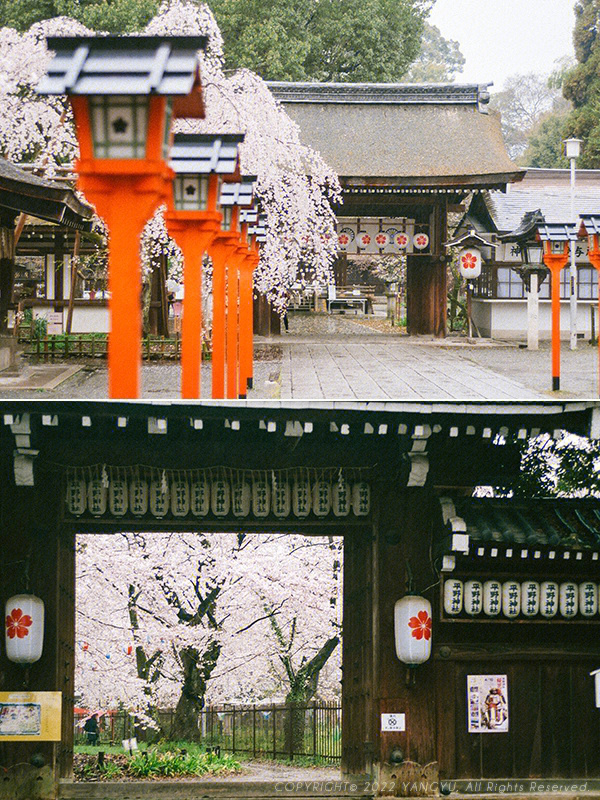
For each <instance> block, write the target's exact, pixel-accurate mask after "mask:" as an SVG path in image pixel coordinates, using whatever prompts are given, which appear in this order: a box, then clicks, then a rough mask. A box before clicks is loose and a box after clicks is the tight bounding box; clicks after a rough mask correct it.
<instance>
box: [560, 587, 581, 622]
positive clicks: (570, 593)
mask: <svg viewBox="0 0 600 800" xmlns="http://www.w3.org/2000/svg"><path fill="white" fill-rule="evenodd" d="M558 596H559V598H560V615H561V617H566V618H567V619H569V618H570V617H575V616H577V611H578V610H579V586H577V584H576V583H573V582H572V581H565V582H564V583H561V585H560V589H559V595H558Z"/></svg>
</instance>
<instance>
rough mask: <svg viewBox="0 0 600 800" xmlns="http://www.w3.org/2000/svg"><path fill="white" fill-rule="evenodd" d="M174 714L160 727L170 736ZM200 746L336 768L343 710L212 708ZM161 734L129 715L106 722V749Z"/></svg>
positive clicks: (80, 735)
mask: <svg viewBox="0 0 600 800" xmlns="http://www.w3.org/2000/svg"><path fill="white" fill-rule="evenodd" d="M174 713H175V712H174V711H161V712H160V713H159V723H160V726H161V728H162V732H163V735H166V736H169V733H170V730H171V728H172V723H173V716H174ZM86 718H87V715H84V714H76V715H75V743H76V744H85V742H86V735H85V733H84V731H83V721H84V720H85V719H86ZM199 729H200V742H201V744H202V745H203V746H204V747H206V748H207V750H213V749H216V748H219V749H220V750H222V751H224V752H228V753H245V754H247V755H249V756H252V757H253V758H273V759H279V758H289V759H294V758H317V759H322V760H325V761H331V762H332V763H335V762H337V761H339V760H340V759H341V755H342V709H341V706H340V705H339V704H338V703H337V702H333V703H327V702H319V703H311V704H309V705H295V706H285V705H270V706H263V705H261V706H256V705H246V706H233V705H223V706H214V707H209V708H206V709H205V710H204V711H202V712H201V714H200V719H199ZM156 735H157V734H156V732H155V731H152V730H150V729H145V728H143V727H142V726H137V725H136V724H135V721H134V719H133V718H132V717H131V716H130V715H129V714H128V713H127V712H125V711H118V712H115V713H110V714H107V715H105V716H104V717H102V718H101V720H100V739H99V741H100V743H104V742H106V743H108V742H111V743H119V742H120V741H121V739H128V738H130V737H131V736H136V737H137V738H138V740H139V741H147V740H150V741H151V740H152V739H153V738H156Z"/></svg>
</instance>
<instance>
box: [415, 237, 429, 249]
mask: <svg viewBox="0 0 600 800" xmlns="http://www.w3.org/2000/svg"><path fill="white" fill-rule="evenodd" d="M428 246H429V236H428V235H427V234H426V233H415V235H414V236H413V247H414V248H415V250H425V248H426V247H428Z"/></svg>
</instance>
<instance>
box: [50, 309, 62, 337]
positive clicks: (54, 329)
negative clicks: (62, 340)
mask: <svg viewBox="0 0 600 800" xmlns="http://www.w3.org/2000/svg"><path fill="white" fill-rule="evenodd" d="M47 332H48V335H49V336H50V335H52V334H56V333H62V332H63V315H62V311H51V312H50V313H49V314H48V329H47Z"/></svg>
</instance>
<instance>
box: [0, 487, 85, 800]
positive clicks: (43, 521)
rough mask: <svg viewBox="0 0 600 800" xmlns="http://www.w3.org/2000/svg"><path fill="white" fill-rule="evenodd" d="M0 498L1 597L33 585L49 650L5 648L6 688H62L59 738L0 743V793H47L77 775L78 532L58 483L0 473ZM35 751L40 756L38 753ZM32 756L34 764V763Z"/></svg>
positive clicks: (2, 682) (28, 797) (1, 657)
mask: <svg viewBox="0 0 600 800" xmlns="http://www.w3.org/2000/svg"><path fill="white" fill-rule="evenodd" d="M2 478H3V479H2V486H1V495H0V498H1V502H0V520H1V522H0V549H1V552H2V565H1V567H0V590H1V591H0V601H1V610H2V612H3V611H4V602H5V601H6V600H7V599H8V598H9V597H10V596H11V595H12V594H16V593H22V592H27V591H29V592H31V593H32V594H35V595H37V596H38V597H40V598H41V599H42V600H43V601H44V604H45V625H44V628H45V630H44V649H43V653H42V657H41V659H40V660H39V661H38V662H36V663H35V664H32V665H31V666H30V667H29V668H24V667H23V666H21V665H18V664H14V663H12V662H10V661H9V660H8V659H7V658H6V654H5V649H4V647H2V648H0V691H4V692H6V691H60V692H62V693H63V704H62V734H61V735H62V739H61V741H60V742H56V743H51V742H37V741H32V742H6V741H4V742H0V765H1V766H2V767H3V771H2V774H3V780H2V781H1V782H0V800H5V798H6V799H7V798H10V799H11V800H38V798H39V799H40V800H41V799H42V798H43V800H48V799H51V798H54V797H56V796H57V786H58V779H59V778H60V777H69V776H70V775H71V774H72V746H73V705H74V696H73V695H74V663H75V658H74V656H75V652H74V650H75V634H74V631H75V547H74V537H73V536H72V535H69V534H64V533H63V532H62V531H60V529H59V527H58V507H57V498H58V497H59V496H60V489H59V487H58V486H52V481H51V480H49V481H48V484H47V489H46V490H43V487H39V486H33V487H20V486H15V484H14V479H13V476H12V475H5V476H2ZM34 757H35V758H34ZM32 762H33V763H32Z"/></svg>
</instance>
